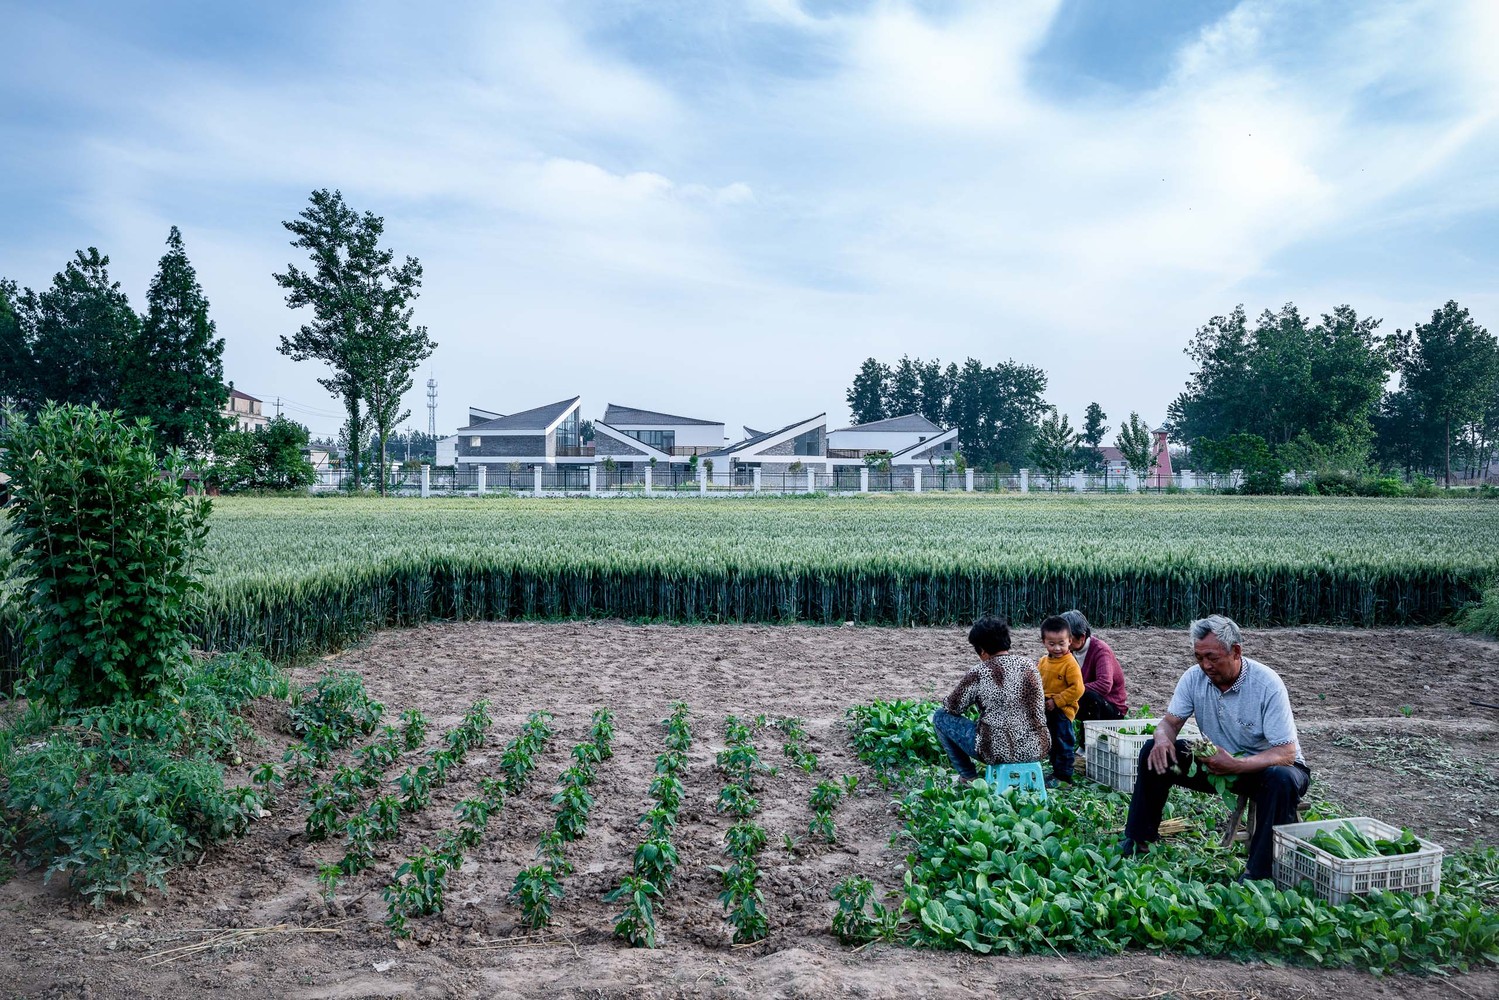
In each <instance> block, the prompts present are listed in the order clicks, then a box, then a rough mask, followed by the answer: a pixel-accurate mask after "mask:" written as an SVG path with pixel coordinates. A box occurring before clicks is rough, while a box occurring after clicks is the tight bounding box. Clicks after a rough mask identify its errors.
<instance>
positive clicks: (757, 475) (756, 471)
mask: <svg viewBox="0 0 1499 1000" xmlns="http://www.w3.org/2000/svg"><path fill="white" fill-rule="evenodd" d="M752 471H753V472H754V474H755V492H756V493H759V492H760V467H759V466H758V465H757V466H755V468H754V469H753V470H752Z"/></svg>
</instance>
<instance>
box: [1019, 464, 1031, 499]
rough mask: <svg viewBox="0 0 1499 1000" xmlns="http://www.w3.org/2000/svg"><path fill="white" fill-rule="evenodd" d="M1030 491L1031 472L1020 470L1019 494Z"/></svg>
mask: <svg viewBox="0 0 1499 1000" xmlns="http://www.w3.org/2000/svg"><path fill="white" fill-rule="evenodd" d="M1030 491H1031V470H1030V469H1021V470H1020V492H1021V493H1029V492H1030Z"/></svg>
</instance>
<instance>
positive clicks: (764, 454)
mask: <svg viewBox="0 0 1499 1000" xmlns="http://www.w3.org/2000/svg"><path fill="white" fill-rule="evenodd" d="M745 429H746V430H748V428H745ZM827 431H828V429H827V414H825V413H819V414H817V416H815V417H808V418H807V419H805V420H798V421H797V422H796V423H794V424H787V425H786V426H785V427H781V428H778V429H776V430H773V431H766V432H764V433H762V434H752V435H750V436H749V437H747V438H745V439H744V440H743V441H738V442H736V443H734V444H731V445H726V446H725V447H723V448H717V449H714V450H713V451H710V452H708V453H707V454H706V455H704V456H703V457H704V458H711V459H713V461H714V466H713V479H714V480H715V481H720V480H724V479H725V478H726V477H727V476H729V474H730V470H731V468H732V467H733V465H734V464H735V463H740V464H747V465H761V466H777V465H791V464H793V463H795V462H808V461H817V462H823V461H826V460H827V452H828V448H827V442H828V433H827Z"/></svg>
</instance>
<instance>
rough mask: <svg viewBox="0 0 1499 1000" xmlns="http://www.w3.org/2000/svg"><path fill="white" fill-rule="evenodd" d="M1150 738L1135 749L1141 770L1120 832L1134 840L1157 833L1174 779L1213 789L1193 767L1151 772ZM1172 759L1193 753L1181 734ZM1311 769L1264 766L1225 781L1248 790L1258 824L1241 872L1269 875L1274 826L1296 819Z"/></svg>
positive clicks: (1187, 758) (1203, 773)
mask: <svg viewBox="0 0 1499 1000" xmlns="http://www.w3.org/2000/svg"><path fill="white" fill-rule="evenodd" d="M1154 748H1155V741H1154V740H1151V741H1150V742H1149V743H1146V744H1145V746H1144V747H1142V748H1141V750H1140V773H1139V776H1138V777H1136V778H1135V794H1134V796H1133V797H1131V798H1130V800H1129V820H1128V821H1127V822H1126V823H1125V824H1124V835H1125V836H1126V837H1128V838H1129V839H1130V840H1133V841H1134V842H1135V843H1137V844H1148V843H1151V842H1152V841H1155V840H1159V839H1160V836H1161V832H1160V831H1161V813H1162V812H1163V811H1164V810H1165V808H1166V796H1167V795H1169V794H1170V792H1171V788H1172V786H1173V785H1181V786H1183V787H1185V788H1191V789H1193V790H1195V791H1199V792H1215V791H1217V790H1216V789H1215V788H1213V786H1212V783H1211V782H1209V781H1208V776H1207V772H1206V771H1204V770H1203V769H1202V768H1195V769H1194V770H1195V771H1196V772H1197V773H1194V774H1193V775H1192V776H1191V777H1190V778H1184V777H1182V776H1181V773H1180V772H1179V771H1178V770H1177V769H1176V768H1174V767H1172V768H1168V769H1167V770H1166V773H1165V774H1156V773H1155V772H1154V771H1152V770H1151V769H1150V764H1149V759H1150V751H1151V750H1153V749H1154ZM1176 759H1177V761H1179V762H1185V761H1190V760H1191V759H1192V753H1191V744H1190V743H1188V742H1187V741H1186V740H1177V741H1176ZM1311 782H1312V773H1311V771H1309V770H1307V768H1306V767H1305V766H1304V765H1301V764H1297V765H1294V766H1292V767H1279V766H1278V767H1267V768H1265V769H1264V770H1263V771H1259V772H1257V773H1255V774H1241V775H1238V776H1236V777H1235V778H1234V779H1233V784H1232V785H1231V786H1230V787H1231V788H1232V789H1233V790H1234V791H1235V792H1239V793H1242V794H1247V795H1248V796H1249V798H1250V800H1251V801H1252V802H1253V803H1254V808H1255V814H1256V816H1257V824H1258V825H1257V826H1256V827H1255V830H1254V836H1253V837H1252V838H1251V839H1250V841H1249V862H1248V864H1247V865H1246V866H1245V869H1244V874H1246V875H1248V876H1249V877H1250V878H1269V877H1270V869H1271V863H1272V862H1273V861H1274V859H1275V835H1274V832H1273V831H1274V828H1275V827H1277V826H1279V825H1281V824H1282V823H1294V822H1296V803H1298V802H1300V801H1301V797H1302V796H1303V795H1305V794H1306V790H1307V787H1308V786H1309V785H1311Z"/></svg>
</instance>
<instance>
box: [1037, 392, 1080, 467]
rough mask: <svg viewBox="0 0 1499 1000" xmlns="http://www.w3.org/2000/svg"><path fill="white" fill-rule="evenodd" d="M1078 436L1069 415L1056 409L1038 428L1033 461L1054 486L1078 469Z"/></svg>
mask: <svg viewBox="0 0 1499 1000" xmlns="http://www.w3.org/2000/svg"><path fill="white" fill-rule="evenodd" d="M1077 447H1078V436H1077V432H1076V431H1074V430H1073V429H1072V423H1071V421H1069V420H1068V419H1067V415H1066V414H1065V413H1062V412H1061V411H1060V410H1058V409H1057V408H1056V407H1052V408H1051V413H1050V414H1048V415H1047V416H1046V417H1045V418H1044V419H1043V420H1042V421H1041V423H1040V424H1039V425H1037V427H1036V436H1035V440H1034V441H1033V442H1032V444H1031V461H1033V462H1035V464H1036V468H1037V469H1038V470H1039V471H1040V472H1042V473H1044V474H1045V475H1047V476H1049V477H1050V478H1051V480H1052V485H1053V486H1055V485H1056V481H1057V480H1058V479H1060V478H1061V477H1062V476H1065V475H1067V473H1069V472H1072V471H1073V470H1075V469H1076V468H1077V464H1078V454H1077Z"/></svg>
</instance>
